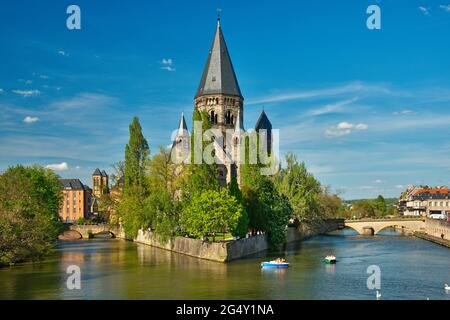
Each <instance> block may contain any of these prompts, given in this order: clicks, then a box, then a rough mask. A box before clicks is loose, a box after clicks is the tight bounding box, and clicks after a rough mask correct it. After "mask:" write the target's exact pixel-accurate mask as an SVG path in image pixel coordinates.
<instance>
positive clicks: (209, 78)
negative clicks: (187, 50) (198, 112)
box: [196, 14, 242, 98]
mask: <svg viewBox="0 0 450 320" xmlns="http://www.w3.org/2000/svg"><path fill="white" fill-rule="evenodd" d="M208 94H226V95H230V96H237V97H240V98H242V94H241V89H240V88H239V84H238V81H237V78H236V74H235V72H234V68H233V64H232V62H231V58H230V55H229V52H228V48H227V45H226V43H225V39H224V37H223V34H222V27H221V26H220V14H218V17H217V29H216V34H215V36H214V40H213V43H212V46H211V50H210V51H209V55H208V59H207V61H206V65H205V69H204V71H203V75H202V79H201V81H200V85H199V87H198V90H197V94H196V98H197V97H199V96H203V95H208Z"/></svg>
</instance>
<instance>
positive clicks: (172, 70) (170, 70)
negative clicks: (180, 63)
mask: <svg viewBox="0 0 450 320" xmlns="http://www.w3.org/2000/svg"><path fill="white" fill-rule="evenodd" d="M161 69H162V70H166V71H169V72H174V71H176V70H177V69H175V68H172V67H171V66H165V67H161Z"/></svg>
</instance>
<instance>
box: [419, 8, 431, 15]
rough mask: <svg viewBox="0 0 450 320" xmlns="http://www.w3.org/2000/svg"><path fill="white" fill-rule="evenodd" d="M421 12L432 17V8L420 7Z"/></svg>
mask: <svg viewBox="0 0 450 320" xmlns="http://www.w3.org/2000/svg"><path fill="white" fill-rule="evenodd" d="M419 10H420V11H422V13H423V14H424V15H426V16H428V15H430V8H426V7H422V6H420V7H419Z"/></svg>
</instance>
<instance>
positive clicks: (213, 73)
mask: <svg viewBox="0 0 450 320" xmlns="http://www.w3.org/2000/svg"><path fill="white" fill-rule="evenodd" d="M194 103H195V108H197V109H198V110H199V111H200V112H202V111H206V112H207V113H208V115H209V118H210V121H211V124H212V127H213V128H215V129H220V130H221V131H222V135H223V138H224V141H223V144H224V145H223V148H224V150H225V148H226V146H227V145H229V144H231V143H232V141H226V140H227V139H226V137H227V135H226V130H234V129H235V127H236V122H237V121H238V122H239V126H241V124H242V123H243V116H244V97H243V96H242V93H241V89H240V88H239V84H238V81H237V78H236V74H235V72H234V68H233V64H232V62H231V58H230V54H229V52H228V48H227V45H226V43H225V39H224V36H223V33H222V28H221V25H220V18H219V19H218V20H217V29H216V34H215V36H214V40H213V43H212V45H211V49H210V51H209V55H208V59H207V61H206V65H205V69H204V71H203V75H202V78H201V81H200V85H199V86H198V90H197V94H196V96H195V99H194ZM238 118H239V120H238ZM235 171H236V170H233V168H232V165H229V164H223V165H219V183H220V184H221V185H222V186H223V185H226V184H227V183H229V182H230V181H231V178H232V177H233V176H236V174H235V173H234V172H235Z"/></svg>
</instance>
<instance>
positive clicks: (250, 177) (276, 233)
mask: <svg viewBox="0 0 450 320" xmlns="http://www.w3.org/2000/svg"><path fill="white" fill-rule="evenodd" d="M260 168H261V165H260V164H249V163H248V162H247V161H246V162H245V164H244V165H243V166H242V171H241V176H242V184H243V186H242V195H243V202H244V206H245V209H246V211H247V212H248V217H249V228H250V229H251V230H252V233H253V234H255V233H256V232H258V231H261V232H264V233H266V234H267V236H268V240H269V243H270V246H271V248H272V249H277V248H279V246H280V245H281V244H283V243H284V242H286V228H287V225H288V223H289V219H290V217H291V216H292V207H291V205H290V203H289V200H288V199H287V197H286V196H284V195H283V194H281V193H280V192H279V191H278V190H277V188H276V186H275V184H274V182H273V181H272V180H271V179H270V178H269V177H267V176H263V175H261V171H260Z"/></svg>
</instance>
